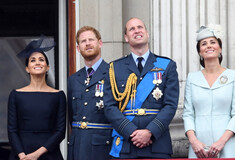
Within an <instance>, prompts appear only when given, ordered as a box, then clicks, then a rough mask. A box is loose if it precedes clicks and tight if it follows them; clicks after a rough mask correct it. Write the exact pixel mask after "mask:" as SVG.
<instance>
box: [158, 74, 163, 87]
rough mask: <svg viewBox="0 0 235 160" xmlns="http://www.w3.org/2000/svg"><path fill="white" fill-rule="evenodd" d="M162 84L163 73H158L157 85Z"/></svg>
mask: <svg viewBox="0 0 235 160" xmlns="http://www.w3.org/2000/svg"><path fill="white" fill-rule="evenodd" d="M161 83H162V73H161V72H157V84H158V85H159V84H161Z"/></svg>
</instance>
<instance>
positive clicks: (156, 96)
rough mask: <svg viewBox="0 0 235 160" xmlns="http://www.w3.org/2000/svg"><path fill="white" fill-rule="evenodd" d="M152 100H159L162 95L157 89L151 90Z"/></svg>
mask: <svg viewBox="0 0 235 160" xmlns="http://www.w3.org/2000/svg"><path fill="white" fill-rule="evenodd" d="M152 95H153V98H155V99H156V100H158V99H160V98H161V97H162V95H163V93H162V91H161V90H160V89H159V88H158V87H157V88H156V89H154V90H153V92H152Z"/></svg>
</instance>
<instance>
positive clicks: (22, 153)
mask: <svg viewBox="0 0 235 160" xmlns="http://www.w3.org/2000/svg"><path fill="white" fill-rule="evenodd" d="M18 157H19V158H20V160H25V158H26V155H25V153H24V152H21V153H19V154H18Z"/></svg>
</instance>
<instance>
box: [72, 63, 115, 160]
mask: <svg viewBox="0 0 235 160" xmlns="http://www.w3.org/2000/svg"><path fill="white" fill-rule="evenodd" d="M108 67H109V65H108V64H107V63H106V62H105V61H102V63H101V64H100V66H99V67H98V69H97V70H96V71H95V73H94V74H93V75H92V78H91V81H90V83H89V85H86V84H85V80H86V78H87V73H86V69H85V67H84V68H82V69H81V70H79V71H78V72H76V73H75V74H73V75H72V76H71V77H69V79H68V107H69V120H70V123H72V121H76V122H80V121H82V122H89V123H104V124H109V122H108V121H107V119H106V118H105V116H104V109H103V108H100V109H99V108H98V107H97V106H96V103H97V102H100V101H102V100H103V97H100V96H99V97H96V96H95V88H96V85H97V84H98V83H99V81H101V80H104V78H105V75H106V74H108ZM104 84H105V82H104ZM111 132H112V131H111V129H94V128H89V129H81V128H72V133H71V136H70V140H69V147H68V148H69V149H68V150H69V151H68V160H93V159H96V160H108V159H110V157H109V151H110V147H111Z"/></svg>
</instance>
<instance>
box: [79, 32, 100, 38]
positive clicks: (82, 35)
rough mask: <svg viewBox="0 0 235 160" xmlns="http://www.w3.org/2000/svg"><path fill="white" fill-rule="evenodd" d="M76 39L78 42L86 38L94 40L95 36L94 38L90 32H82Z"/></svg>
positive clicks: (93, 34)
mask: <svg viewBox="0 0 235 160" xmlns="http://www.w3.org/2000/svg"><path fill="white" fill-rule="evenodd" d="M78 38H79V40H82V39H86V38H96V36H95V33H94V32H92V31H85V32H82V33H81V34H80V35H79V37H78Z"/></svg>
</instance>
